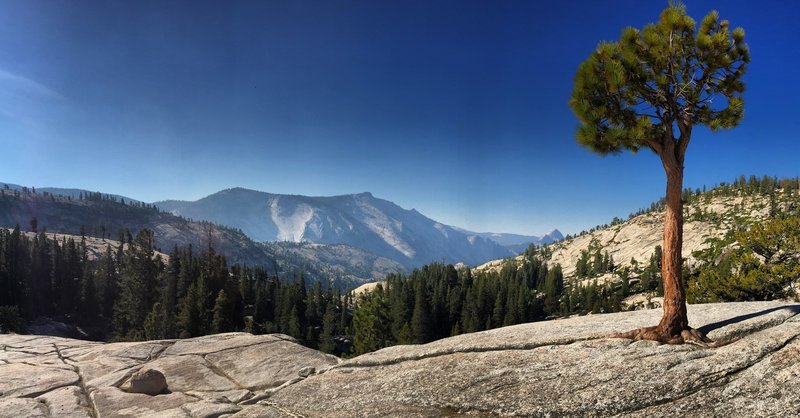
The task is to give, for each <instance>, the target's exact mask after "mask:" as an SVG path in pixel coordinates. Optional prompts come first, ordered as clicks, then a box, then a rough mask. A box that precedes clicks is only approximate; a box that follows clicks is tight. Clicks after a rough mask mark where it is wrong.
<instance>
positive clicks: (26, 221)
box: [0, 188, 406, 288]
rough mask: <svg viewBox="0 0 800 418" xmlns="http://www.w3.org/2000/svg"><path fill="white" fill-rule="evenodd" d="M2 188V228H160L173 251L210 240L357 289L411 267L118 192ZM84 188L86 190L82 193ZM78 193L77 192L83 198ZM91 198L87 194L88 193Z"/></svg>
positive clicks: (100, 232)
mask: <svg viewBox="0 0 800 418" xmlns="http://www.w3.org/2000/svg"><path fill="white" fill-rule="evenodd" d="M9 190H10V188H9V189H0V227H7V228H13V227H14V226H15V225H20V226H21V228H22V229H23V230H26V231H27V230H30V229H31V228H32V226H31V224H30V223H31V219H32V218H36V220H37V224H38V225H37V228H38V229H39V230H43V229H44V230H47V231H48V233H50V232H53V233H55V232H58V233H65V234H72V235H80V234H81V230H83V232H84V233H85V234H86V235H87V236H96V237H99V238H101V239H106V240H108V239H109V238H112V237H113V238H117V237H118V236H119V233H120V231H125V230H128V231H130V233H131V234H132V235H135V234H136V233H137V232H138V231H140V230H141V229H144V228H147V229H150V230H152V231H153V232H154V235H155V244H156V246H157V247H158V248H160V249H161V250H162V251H163V252H165V253H169V252H170V250H171V249H172V247H173V246H175V245H178V246H185V245H189V244H191V245H193V246H194V247H195V248H205V247H206V246H207V245H208V243H209V240H210V241H211V244H212V245H213V247H214V249H215V250H216V251H217V252H218V253H221V254H223V255H225V256H226V257H227V259H228V262H229V263H231V264H233V263H242V264H248V265H251V266H253V265H260V266H263V267H265V268H267V269H268V271H269V272H270V273H274V274H278V275H279V276H282V277H286V276H291V275H294V274H299V273H301V272H302V273H304V274H305V277H306V278H308V279H311V280H314V279H318V280H323V281H330V282H332V283H334V284H336V285H338V286H339V287H342V288H350V287H355V286H357V285H359V284H361V283H363V282H366V281H374V280H379V279H382V278H384V277H385V276H386V274H388V273H394V272H403V271H406V267H404V266H403V265H401V264H400V263H397V262H395V261H393V260H390V259H388V258H385V257H381V256H379V255H376V254H373V253H370V252H368V251H366V250H363V249H361V248H355V247H351V246H347V245H314V244H310V243H281V242H273V243H258V242H255V241H253V240H252V239H250V238H249V237H248V236H247V235H245V234H244V233H242V231H239V230H237V229H234V228H229V227H224V226H220V225H217V224H214V223H211V222H206V221H203V222H197V221H192V220H188V219H185V218H182V217H179V216H175V215H173V214H171V213H166V212H161V211H159V210H158V209H156V207H155V206H152V205H147V204H143V203H139V202H136V201H133V203H130V201H129V200H128V199H126V200H125V203H123V201H122V200H121V198H120V199H118V198H116V197H113V196H112V195H105V194H99V193H96V194H90V195H89V197H85V198H84V199H79V198H76V197H73V195H72V194H69V195H66V196H64V195H58V194H50V193H49V192H48V194H47V195H45V194H44V192H43V191H44V190H46V189H37V190H36V193H34V192H33V189H32V188H31V189H26V190H27V191H23V189H22V188H20V189H19V190H17V191H14V190H11V191H9ZM79 192H81V193H82V192H83V191H79ZM79 195H80V194H78V195H77V196H79ZM84 196H86V194H84Z"/></svg>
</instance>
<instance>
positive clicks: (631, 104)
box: [570, 4, 750, 343]
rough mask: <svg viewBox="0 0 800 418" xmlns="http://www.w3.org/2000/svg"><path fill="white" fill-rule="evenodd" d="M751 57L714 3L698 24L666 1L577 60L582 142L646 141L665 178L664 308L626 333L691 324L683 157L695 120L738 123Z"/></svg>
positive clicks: (601, 147) (656, 334)
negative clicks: (638, 25) (653, 15)
mask: <svg viewBox="0 0 800 418" xmlns="http://www.w3.org/2000/svg"><path fill="white" fill-rule="evenodd" d="M749 61H750V53H749V49H748V47H747V45H746V44H745V42H744V30H743V29H741V28H736V29H734V30H733V31H730V29H729V24H728V21H726V20H722V21H720V20H719V15H718V13H717V12H716V11H712V12H711V13H709V14H708V15H707V16H706V17H705V18H704V19H703V20H702V22H701V23H700V27H699V29H698V30H696V28H695V21H694V20H693V19H692V18H691V17H689V16H688V15H687V13H686V8H685V6H683V5H680V4H670V6H669V7H667V8H666V9H665V10H664V11H663V12H662V13H661V16H660V18H659V21H658V22H657V23H655V24H651V25H647V26H645V27H644V28H643V29H642V30H637V29H634V28H630V27H629V28H627V29H625V30H624V31H623V33H622V36H621V38H620V40H619V41H618V42H604V43H600V44H599V45H598V47H597V49H596V51H595V52H594V53H592V55H591V56H590V57H589V58H588V59H587V60H586V61H584V62H583V63H582V64H581V65H580V67H579V68H578V72H577V75H576V76H575V86H574V90H573V93H572V98H571V100H570V106H571V107H572V109H573V110H574V112H575V114H576V115H577V116H578V118H579V119H580V121H581V126H580V128H579V129H578V133H577V139H578V142H579V143H580V144H581V145H583V146H585V147H587V148H589V149H590V150H592V151H595V152H597V153H600V154H609V153H617V152H620V151H623V150H630V151H632V152H636V151H637V150H639V149H643V148H646V149H650V150H652V151H653V152H654V153H656V155H658V156H659V158H660V159H661V163H662V166H663V167H664V170H665V174H666V177H667V190H666V215H665V219H664V245H663V250H664V262H663V264H662V280H663V287H664V315H663V317H662V320H661V322H660V323H659V325H658V326H657V327H652V328H646V329H642V330H636V331H632V332H631V333H629V334H627V336H629V337H632V338H635V339H642V338H644V339H651V340H658V341H662V342H673V343H681V342H684V341H683V340H684V338H683V337H682V334H683V331H686V330H691V328H690V327H689V323H688V319H687V317H686V300H685V299H686V298H685V294H684V291H683V285H682V284H681V277H682V274H681V271H682V270H681V269H682V256H681V247H682V242H683V201H682V199H681V195H682V190H683V168H684V157H685V155H686V150H687V148H688V146H689V141H690V139H691V136H692V129H693V128H694V126H697V125H705V126H708V127H709V128H711V130H712V131H717V130H720V129H727V128H733V127H735V126H736V125H737V124H738V123H739V121H740V120H741V118H742V115H743V110H744V104H743V103H744V102H743V100H742V93H743V92H744V83H743V82H742V76H743V75H744V73H745V68H746V64H747V63H748V62H749ZM717 99H720V100H717ZM691 333H692V335H693V338H695V339H705V337H704V336H702V335H700V334H699V332H697V331H691ZM683 335H685V334H683Z"/></svg>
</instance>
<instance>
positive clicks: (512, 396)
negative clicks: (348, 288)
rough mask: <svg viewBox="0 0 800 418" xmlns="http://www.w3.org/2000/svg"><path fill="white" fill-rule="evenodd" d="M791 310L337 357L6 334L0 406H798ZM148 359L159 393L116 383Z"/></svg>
mask: <svg viewBox="0 0 800 418" xmlns="http://www.w3.org/2000/svg"><path fill="white" fill-rule="evenodd" d="M798 313H800V304H795V303H786V302H749V303H727V304H709V305H694V306H690V307H689V319H690V321H691V325H692V326H694V327H697V328H701V330H703V331H704V332H706V333H707V334H708V335H709V336H710V337H711V338H713V339H715V340H717V341H718V342H720V343H721V345H720V346H719V347H716V348H703V347H697V346H692V345H684V346H668V345H661V344H658V343H654V342H649V341H639V342H631V341H629V340H623V339H613V338H605V337H604V336H606V335H608V334H609V333H612V332H616V331H625V330H629V329H633V328H637V327H641V326H646V325H652V324H655V323H656V322H657V321H658V319H659V318H660V316H661V312H660V310H649V311H636V312H627V313H619V314H607V315H594V316H586V317H579V318H571V319H566V320H558V321H550V322H539V323H532V324H523V325H517V326H512V327H506V328H501V329H496V330H492V331H486V332H481V333H475V334H467V335H462V336H459V337H453V338H448V339H445V340H440V341H437V342H434V343H430V344H426V345H419V346H397V347H391V348H387V349H384V350H380V351H378V352H375V353H371V354H366V355H363V356H360V357H356V358H354V359H351V360H348V361H344V362H339V360H337V359H336V358H333V357H331V356H327V355H324V354H321V353H318V352H316V351H314V350H310V349H307V348H304V347H301V346H299V345H298V344H296V343H295V342H294V341H293V340H292V339H291V338H289V337H286V336H282V335H267V336H251V335H249V334H241V333H236V334H221V335H214V336H208V337H202V338H195V339H190V340H179V341H150V342H142V343H116V344H96V343H89V342H84V341H78V340H69V339H62V338H52V337H34V336H0V348H2V350H0V392H1V393H0V416H31V417H34V416H43V417H48V416H76V417H84V416H92V415H94V416H99V417H106V416H148V415H150V416H159V417H161V416H165V417H169V416H175V417H225V416H232V417H297V416H305V417H356V416H358V417H384V416H397V417H431V416H453V415H457V414H466V415H468V416H703V417H705V416H748V417H749V416H753V417H763V416H775V417H785V416H797V415H798V414H800V390H798V389H797V388H798V387H800V338H798V336H800V316H799V315H798ZM143 367H149V368H153V369H157V370H160V371H162V372H163V373H164V375H165V376H166V379H167V382H168V384H169V393H168V394H161V395H157V396H148V395H144V394H132V393H127V392H124V391H121V390H120V389H119V386H120V385H121V384H123V383H124V382H125V381H126V380H127V379H128V378H129V377H130V376H131V375H132V374H133V373H134V372H135V371H137V370H139V369H141V368H143ZM311 368H313V371H312V369H311ZM304 375H307V377H305V378H304V377H303V376H304Z"/></svg>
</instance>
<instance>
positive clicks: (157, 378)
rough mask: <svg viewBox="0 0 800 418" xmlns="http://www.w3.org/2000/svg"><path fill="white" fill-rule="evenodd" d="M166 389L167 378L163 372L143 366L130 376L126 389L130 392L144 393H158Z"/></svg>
mask: <svg viewBox="0 0 800 418" xmlns="http://www.w3.org/2000/svg"><path fill="white" fill-rule="evenodd" d="M166 390H167V378H166V377H164V373H161V372H160V371H158V370H155V369H151V368H144V369H141V370H139V371H137V372H135V373H134V374H133V375H132V376H131V380H130V383H129V386H128V391H129V392H131V393H144V394H145V395H151V396H153V395H158V394H159V393H163V392H164V391H166Z"/></svg>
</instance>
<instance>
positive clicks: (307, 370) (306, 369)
mask: <svg viewBox="0 0 800 418" xmlns="http://www.w3.org/2000/svg"><path fill="white" fill-rule="evenodd" d="M316 372H317V369H315V368H313V367H311V366H308V367H303V368H302V369H300V370H299V371H298V372H297V375H298V376H300V377H308V376H311V375H312V374H314V373H316Z"/></svg>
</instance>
